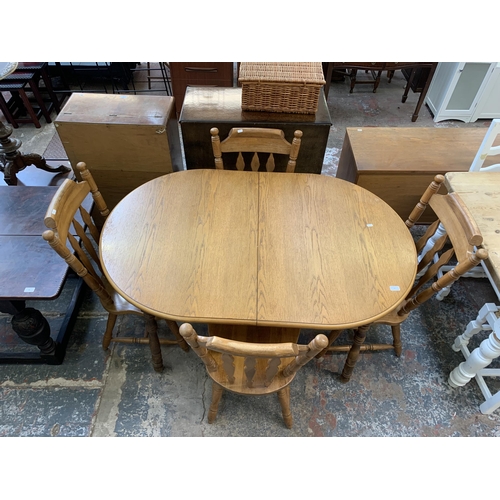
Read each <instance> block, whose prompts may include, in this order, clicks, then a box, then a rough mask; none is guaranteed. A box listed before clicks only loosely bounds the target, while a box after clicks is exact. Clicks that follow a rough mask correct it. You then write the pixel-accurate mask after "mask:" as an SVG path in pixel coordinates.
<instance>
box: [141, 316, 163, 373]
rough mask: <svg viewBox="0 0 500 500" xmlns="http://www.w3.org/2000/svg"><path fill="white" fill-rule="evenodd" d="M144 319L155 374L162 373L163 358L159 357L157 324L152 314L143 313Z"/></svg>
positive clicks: (159, 347) (159, 346)
mask: <svg viewBox="0 0 500 500" xmlns="http://www.w3.org/2000/svg"><path fill="white" fill-rule="evenodd" d="M144 317H145V318H146V334H147V336H148V339H149V349H150V350H151V358H152V361H153V368H154V370H155V372H162V371H163V358H162V355H161V345H160V339H159V338H158V323H157V322H156V318H155V317H154V316H153V315H152V314H147V313H144Z"/></svg>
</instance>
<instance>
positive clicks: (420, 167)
mask: <svg viewBox="0 0 500 500" xmlns="http://www.w3.org/2000/svg"><path fill="white" fill-rule="evenodd" d="M485 134H486V129H484V128H433V127H360V128H356V127H348V128H347V129H346V134H345V139H344V144H343V146H342V152H341V155H340V160H339V166H338V170H337V177H338V178H339V179H344V180H347V181H350V182H354V183H356V184H358V185H360V186H362V187H364V188H365V189H368V191H371V192H372V193H374V194H376V195H377V196H378V197H380V198H382V199H383V200H384V201H385V202H386V203H388V204H389V205H390V206H391V207H392V208H393V209H394V210H395V211H396V212H397V213H398V214H399V216H400V217H401V218H402V219H403V220H406V218H407V217H408V215H410V212H411V211H412V209H413V207H414V206H415V205H416V204H417V203H418V200H419V199H420V196H421V195H422V194H423V192H424V191H425V189H426V188H427V186H428V185H429V183H430V182H431V181H432V179H433V177H434V176H435V175H436V174H443V175H444V174H445V173H446V172H450V171H455V172H457V171H461V172H467V171H468V170H469V168H470V166H471V163H472V160H473V159H474V156H475V155H476V153H477V150H478V149H479V146H480V145H481V142H482V140H483V138H484V135H485ZM441 189H442V190H443V191H444V188H441ZM435 219H436V216H435V214H434V212H432V210H431V209H430V208H427V210H426V211H425V212H424V214H423V216H422V217H421V219H420V221H419V222H421V223H424V224H426V223H430V222H433V221H434V220H435Z"/></svg>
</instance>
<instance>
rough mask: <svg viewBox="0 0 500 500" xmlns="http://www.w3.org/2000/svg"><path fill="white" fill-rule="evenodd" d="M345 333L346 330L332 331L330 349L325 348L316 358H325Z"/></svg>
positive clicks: (329, 341) (329, 342)
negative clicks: (331, 347)
mask: <svg viewBox="0 0 500 500" xmlns="http://www.w3.org/2000/svg"><path fill="white" fill-rule="evenodd" d="M343 331H344V330H332V331H331V332H330V335H329V336H328V347H325V348H324V349H323V350H322V351H321V352H320V353H319V354H317V355H316V357H317V358H323V357H324V356H325V354H326V353H327V352H328V348H329V347H330V346H331V345H332V344H333V343H334V342H335V341H336V340H337V339H338V338H339V336H340V334H341V333H342V332H343Z"/></svg>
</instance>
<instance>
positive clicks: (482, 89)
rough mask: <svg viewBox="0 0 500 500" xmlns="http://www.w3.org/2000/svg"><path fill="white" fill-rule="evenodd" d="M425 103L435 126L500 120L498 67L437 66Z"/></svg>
mask: <svg viewBox="0 0 500 500" xmlns="http://www.w3.org/2000/svg"><path fill="white" fill-rule="evenodd" d="M425 102H426V103H427V105H428V106H429V109H430V110H431V112H432V114H433V115H434V121H435V122H439V121H442V120H461V121H463V122H474V121H476V120H477V119H478V118H500V64H499V63H496V62H493V63H491V62H473V63H470V62H468V63H465V62H459V63H451V62H442V63H439V64H438V66H437V68H436V72H435V73H434V77H433V79H432V82H431V84H430V86H429V90H428V92H427V96H426V99H425Z"/></svg>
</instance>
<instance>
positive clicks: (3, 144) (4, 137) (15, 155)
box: [0, 121, 71, 186]
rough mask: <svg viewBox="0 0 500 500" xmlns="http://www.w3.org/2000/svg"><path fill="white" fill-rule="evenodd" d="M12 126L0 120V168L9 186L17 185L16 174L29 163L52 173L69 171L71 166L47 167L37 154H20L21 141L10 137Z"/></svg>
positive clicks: (41, 157)
mask: <svg viewBox="0 0 500 500" xmlns="http://www.w3.org/2000/svg"><path fill="white" fill-rule="evenodd" d="M11 134H12V127H10V126H6V125H4V124H3V123H2V122H1V121H0V156H1V158H0V170H1V171H2V172H3V173H4V180H5V183H6V184H8V185H9V186H17V174H18V173H19V172H20V171H21V170H24V169H25V168H26V167H28V166H29V165H34V166H35V167H36V168H39V169H40V170H45V171H46V172H53V173H66V172H70V171H71V168H69V167H65V166H64V165H59V167H49V166H48V165H47V162H46V161H45V158H44V157H43V156H40V155H39V154H35V153H30V154H24V155H23V154H22V153H21V152H20V151H19V148H20V147H21V144H22V143H21V141H20V140H18V139H11V138H10V135H11Z"/></svg>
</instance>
